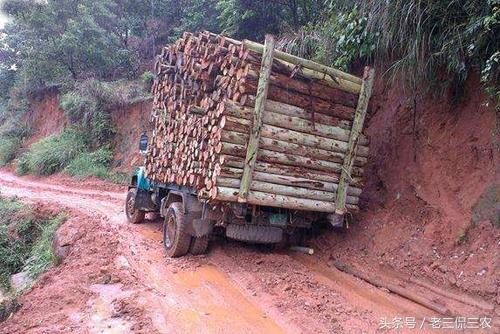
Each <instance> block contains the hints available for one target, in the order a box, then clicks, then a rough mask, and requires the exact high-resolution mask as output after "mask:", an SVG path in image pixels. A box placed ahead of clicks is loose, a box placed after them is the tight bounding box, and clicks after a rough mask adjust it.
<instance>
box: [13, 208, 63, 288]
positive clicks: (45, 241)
mask: <svg viewBox="0 0 500 334" xmlns="http://www.w3.org/2000/svg"><path fill="white" fill-rule="evenodd" d="M65 219H66V216H65V215H64V214H59V215H57V216H56V217H54V218H51V219H50V220H48V221H46V222H45V223H44V224H42V225H40V236H39V237H38V238H37V239H36V241H35V242H34V243H33V246H32V247H31V251H30V256H29V258H28V259H27V260H26V261H25V264H24V267H23V271H26V272H28V274H29V276H31V278H37V277H38V276H39V275H40V274H42V273H44V272H45V271H47V270H48V269H49V268H50V267H51V266H52V264H54V263H55V262H56V257H55V255H54V249H53V248H52V240H53V239H54V234H55V233H56V231H57V229H58V228H59V226H60V225H61V224H62V223H63V222H64V220H65Z"/></svg>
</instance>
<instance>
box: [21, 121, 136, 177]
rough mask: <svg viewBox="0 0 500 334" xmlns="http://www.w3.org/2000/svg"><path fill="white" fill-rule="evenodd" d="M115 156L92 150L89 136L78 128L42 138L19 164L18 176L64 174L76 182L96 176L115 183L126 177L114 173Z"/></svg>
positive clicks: (101, 150) (106, 152)
mask: <svg viewBox="0 0 500 334" xmlns="http://www.w3.org/2000/svg"><path fill="white" fill-rule="evenodd" d="M112 159H113V153H112V151H111V149H110V148H109V147H108V146H104V147H101V148H99V149H96V150H93V151H92V149H91V146H90V145H89V144H88V141H87V140H86V134H85V133H83V132H82V131H80V130H79V129H78V128H76V127H69V128H67V129H64V130H63V131H62V132H61V133H60V134H58V135H51V136H48V137H45V138H42V139H41V140H39V141H38V142H36V143H34V144H33V145H31V147H30V149H29V150H28V151H27V152H25V153H24V154H22V155H21V156H20V157H19V158H18V159H17V160H16V164H15V165H16V173H17V174H19V175H25V174H35V175H41V176H47V175H51V174H54V173H57V172H60V171H62V172H64V173H65V174H67V175H70V176H72V177H75V178H79V179H81V178H85V177H89V176H94V177H97V178H99V179H103V180H109V181H112V182H115V183H123V182H124V180H125V179H126V177H125V176H124V175H123V174H121V173H118V172H115V171H113V170H111V168H110V165H111V162H112Z"/></svg>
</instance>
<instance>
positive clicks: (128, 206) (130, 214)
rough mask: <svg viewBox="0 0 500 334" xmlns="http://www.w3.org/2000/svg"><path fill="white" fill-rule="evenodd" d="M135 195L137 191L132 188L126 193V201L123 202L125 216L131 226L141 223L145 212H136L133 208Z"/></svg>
mask: <svg viewBox="0 0 500 334" xmlns="http://www.w3.org/2000/svg"><path fill="white" fill-rule="evenodd" d="M136 194H137V189H136V188H132V189H130V190H129V191H128V194H127V200H126V201H125V214H126V215H127V220H128V221H129V222H131V223H132V224H139V223H142V221H143V220H144V217H145V216H146V212H145V211H142V210H138V209H137V208H136V207H135V196H136Z"/></svg>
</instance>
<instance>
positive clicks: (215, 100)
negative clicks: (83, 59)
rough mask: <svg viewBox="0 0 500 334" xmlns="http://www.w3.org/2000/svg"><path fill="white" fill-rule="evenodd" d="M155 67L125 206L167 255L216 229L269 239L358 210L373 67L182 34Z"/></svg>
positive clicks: (269, 43) (200, 242)
mask: <svg viewBox="0 0 500 334" xmlns="http://www.w3.org/2000/svg"><path fill="white" fill-rule="evenodd" d="M154 70H155V72H156V73H155V74H156V77H155V80H154V83H153V86H152V94H153V108H152V112H151V122H152V124H153V131H152V133H151V136H147V135H146V134H144V135H143V136H142V137H141V141H140V145H139V146H140V147H139V148H140V150H141V151H142V152H143V154H144V155H145V163H144V166H142V167H140V168H138V169H137V170H136V171H135V172H134V174H133V175H132V178H131V181H130V185H129V192H128V195H127V200H126V206H125V208H126V215H127V218H128V220H129V221H130V222H132V223H139V222H141V221H142V220H143V219H144V216H145V214H146V213H147V212H158V213H159V214H160V215H161V217H163V218H164V224H163V244H164V247H165V250H166V252H167V254H168V255H169V256H171V257H178V256H183V255H185V254H187V253H188V252H189V253H191V254H195V255H196V254H201V253H204V252H205V251H206V249H207V246H208V239H209V235H210V234H211V233H212V231H214V229H215V228H217V229H218V230H223V231H224V233H225V235H226V236H227V237H228V238H232V239H236V240H241V241H245V242H252V243H264V244H275V243H279V242H281V241H282V240H283V239H284V238H286V236H288V235H290V234H293V233H294V232H296V231H298V230H301V229H307V228H310V227H311V225H312V223H313V222H321V221H324V222H327V223H328V222H329V223H330V224H332V225H334V226H339V225H340V226H341V225H343V224H344V216H345V214H346V213H347V212H353V211H356V210H358V204H359V196H360V194H361V191H362V185H363V167H364V165H365V164H366V162H367V156H368V139H367V138H366V136H365V135H364V134H363V123H364V119H365V116H366V113H367V108H368V102H369V99H370V95H371V91H372V86H373V81H374V71H373V69H371V68H369V67H366V68H365V70H364V74H363V76H362V77H358V76H355V75H352V74H348V73H345V72H342V71H340V70H338V69H334V68H331V67H328V66H325V65H322V64H319V63H316V62H313V61H310V60H306V59H303V58H299V57H297V56H294V55H291V54H288V53H285V52H282V51H279V50H276V49H275V41H274V38H273V37H272V36H270V35H267V36H266V40H265V44H259V43H255V42H252V41H247V40H244V41H238V40H234V39H230V38H227V37H224V36H221V35H217V34H213V33H210V32H199V33H189V32H186V33H184V34H183V36H182V38H180V39H178V40H177V41H176V42H175V43H173V44H171V45H168V46H166V47H164V48H163V49H162V51H161V53H160V54H159V55H158V56H157V59H156V62H155V67H154Z"/></svg>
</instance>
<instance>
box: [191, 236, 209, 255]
mask: <svg viewBox="0 0 500 334" xmlns="http://www.w3.org/2000/svg"><path fill="white" fill-rule="evenodd" d="M207 248H208V235H205V236H203V237H198V238H196V237H193V238H192V240H191V245H190V246H189V252H190V253H191V254H193V255H201V254H205V253H206V252H207Z"/></svg>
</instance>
